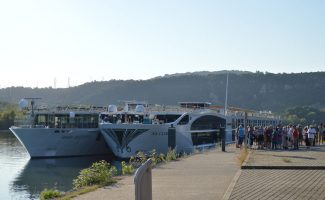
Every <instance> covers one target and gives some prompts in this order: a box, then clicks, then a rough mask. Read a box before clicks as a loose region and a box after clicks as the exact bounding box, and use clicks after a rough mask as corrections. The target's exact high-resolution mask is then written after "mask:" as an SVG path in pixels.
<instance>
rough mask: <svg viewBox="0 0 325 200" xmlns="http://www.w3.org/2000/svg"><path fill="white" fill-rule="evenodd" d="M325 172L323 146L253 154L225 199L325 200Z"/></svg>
mask: <svg viewBox="0 0 325 200" xmlns="http://www.w3.org/2000/svg"><path fill="white" fill-rule="evenodd" d="M324 169H325V146H324V145H322V146H316V147H312V148H311V149H310V150H309V149H306V148H305V147H301V148H300V150H294V151H290V150H285V151H283V150H275V151H264V150H253V151H252V152H251V153H250V155H249V158H248V160H247V161H246V163H245V165H243V166H242V169H241V174H240V176H238V179H237V180H235V182H236V183H235V184H234V186H233V187H232V188H230V190H228V194H227V195H226V196H227V198H225V199H231V200H237V199H238V200H239V199H241V200H242V199H301V200H303V199H315V200H316V199H325V170H324Z"/></svg>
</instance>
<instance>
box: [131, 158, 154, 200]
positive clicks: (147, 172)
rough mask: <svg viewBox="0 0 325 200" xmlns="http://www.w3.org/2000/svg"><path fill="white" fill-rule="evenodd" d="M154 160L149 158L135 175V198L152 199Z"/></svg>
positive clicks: (140, 199) (136, 199) (141, 199)
mask: <svg viewBox="0 0 325 200" xmlns="http://www.w3.org/2000/svg"><path fill="white" fill-rule="evenodd" d="M151 164H152V160H151V158H149V159H148V160H147V161H146V162H145V163H144V164H142V165H141V166H140V167H139V168H138V169H137V171H136V172H135V175H134V184H135V200H152V174H151Z"/></svg>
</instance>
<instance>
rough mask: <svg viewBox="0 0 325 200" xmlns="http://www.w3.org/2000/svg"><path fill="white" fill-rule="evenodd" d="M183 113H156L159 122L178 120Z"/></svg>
mask: <svg viewBox="0 0 325 200" xmlns="http://www.w3.org/2000/svg"><path fill="white" fill-rule="evenodd" d="M180 116H181V115H176V114H165V115H161V114H160V115H156V116H155V118H156V119H157V120H158V121H159V123H172V122H174V121H176V120H177V119H178V118H179V117H180Z"/></svg>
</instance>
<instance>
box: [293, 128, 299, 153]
mask: <svg viewBox="0 0 325 200" xmlns="http://www.w3.org/2000/svg"><path fill="white" fill-rule="evenodd" d="M292 139H293V149H294V150H298V149H299V147H298V146H299V145H298V139H299V132H298V129H297V127H296V126H295V125H294V126H293V128H292Z"/></svg>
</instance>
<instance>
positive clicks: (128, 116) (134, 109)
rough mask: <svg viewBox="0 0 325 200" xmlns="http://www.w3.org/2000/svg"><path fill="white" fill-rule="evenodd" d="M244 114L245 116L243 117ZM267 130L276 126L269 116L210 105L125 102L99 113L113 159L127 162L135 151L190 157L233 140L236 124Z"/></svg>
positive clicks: (101, 128) (273, 117)
mask: <svg viewBox="0 0 325 200" xmlns="http://www.w3.org/2000/svg"><path fill="white" fill-rule="evenodd" d="M245 113H246V114H245ZM245 117H246V122H247V125H251V126H266V125H277V124H279V122H280V121H279V120H280V119H279V118H278V117H275V116H273V115H272V114H270V113H264V112H255V111H248V110H243V109H235V108H232V109H231V108H229V109H228V111H227V113H226V114H225V112H224V109H223V108H222V107H217V106H211V103H209V102H180V103H179V106H159V105H148V104H147V103H146V102H136V101H128V102H126V103H125V106H124V108H118V107H117V106H115V105H110V106H109V107H108V112H104V113H101V115H100V123H99V128H100V130H101V133H102V135H103V137H104V138H105V140H106V142H107V144H108V145H109V147H110V149H111V150H112V151H113V153H114V154H115V156H117V157H120V158H128V157H131V156H134V155H135V154H136V153H137V152H138V151H142V152H145V153H148V152H150V151H152V150H153V149H155V150H156V151H157V152H158V153H166V152H167V151H168V149H169V148H176V150H177V152H178V153H182V152H186V153H190V152H192V151H193V150H194V149H196V148H205V147H212V146H215V145H216V144H217V143H218V142H220V141H221V138H222V136H223V135H224V137H225V140H226V142H228V143H230V142H232V141H233V140H234V132H235V130H236V128H237V127H238V126H239V124H243V125H244V119H245Z"/></svg>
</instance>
